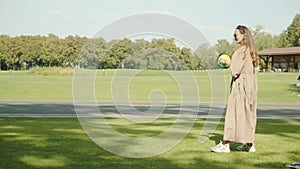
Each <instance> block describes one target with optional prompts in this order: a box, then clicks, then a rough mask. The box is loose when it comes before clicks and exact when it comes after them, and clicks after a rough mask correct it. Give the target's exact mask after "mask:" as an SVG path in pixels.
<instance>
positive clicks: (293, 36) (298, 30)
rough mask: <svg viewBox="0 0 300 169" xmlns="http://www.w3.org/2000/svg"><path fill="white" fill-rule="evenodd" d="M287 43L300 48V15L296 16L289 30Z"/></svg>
mask: <svg viewBox="0 0 300 169" xmlns="http://www.w3.org/2000/svg"><path fill="white" fill-rule="evenodd" d="M287 41H288V45H289V46H300V14H296V16H295V17H294V19H293V22H292V24H291V25H289V27H288V28H287Z"/></svg>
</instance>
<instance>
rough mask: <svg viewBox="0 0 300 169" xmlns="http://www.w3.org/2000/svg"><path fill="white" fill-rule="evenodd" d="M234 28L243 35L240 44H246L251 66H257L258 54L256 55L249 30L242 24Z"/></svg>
mask: <svg viewBox="0 0 300 169" xmlns="http://www.w3.org/2000/svg"><path fill="white" fill-rule="evenodd" d="M236 29H238V30H239V31H240V32H241V34H243V35H244V38H243V41H242V42H241V45H243V46H246V48H249V50H250V55H251V58H252V64H253V67H254V68H256V67H258V64H259V60H258V55H257V51H256V47H255V44H254V40H253V38H252V35H251V32H250V30H249V29H248V28H247V27H246V26H243V25H238V26H237V27H236Z"/></svg>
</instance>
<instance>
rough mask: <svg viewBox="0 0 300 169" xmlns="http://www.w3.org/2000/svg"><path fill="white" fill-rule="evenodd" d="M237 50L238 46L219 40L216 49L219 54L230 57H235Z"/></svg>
mask: <svg viewBox="0 0 300 169" xmlns="http://www.w3.org/2000/svg"><path fill="white" fill-rule="evenodd" d="M236 48H237V45H236V44H235V43H231V44H230V43H229V42H228V41H227V40H226V39H220V40H218V43H217V44H216V45H215V49H216V51H217V52H218V53H219V54H221V53H226V54H228V55H230V56H232V55H233V53H234V51H235V49H236Z"/></svg>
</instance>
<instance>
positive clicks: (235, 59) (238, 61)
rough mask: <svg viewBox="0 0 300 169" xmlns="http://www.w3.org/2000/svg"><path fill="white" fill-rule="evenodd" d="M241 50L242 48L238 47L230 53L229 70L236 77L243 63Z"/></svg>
mask: <svg viewBox="0 0 300 169" xmlns="http://www.w3.org/2000/svg"><path fill="white" fill-rule="evenodd" d="M242 51H243V50H242V48H239V49H238V50H237V51H235V52H234V54H233V55H232V58H231V63H230V67H229V72H230V74H231V76H233V77H237V76H239V75H240V74H241V71H242V68H243V66H244V64H245V60H244V59H243V52H242Z"/></svg>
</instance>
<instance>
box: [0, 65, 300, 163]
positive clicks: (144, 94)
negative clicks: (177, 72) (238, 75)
mask: <svg viewBox="0 0 300 169" xmlns="http://www.w3.org/2000/svg"><path fill="white" fill-rule="evenodd" d="M224 73H225V74H224V78H225V80H226V82H225V85H224V83H222V82H220V84H218V85H222V86H221V87H220V88H218V89H217V90H219V89H221V90H225V91H226V92H227V93H226V94H228V90H229V86H228V84H229V83H230V77H229V75H228V73H226V72H224ZM193 74H194V76H195V79H196V83H197V84H198V92H199V96H200V100H201V101H205V102H207V101H211V90H212V86H216V85H215V84H211V80H209V77H210V76H209V74H208V73H207V72H193ZM298 76H299V74H298V73H260V74H259V77H258V78H259V102H260V103H281V104H282V103H293V104H299V103H300V96H299V95H300V91H299V88H296V86H295V82H296V79H297V77H298ZM113 77H114V76H113V70H108V71H100V72H98V74H97V76H96V77H95V86H96V87H95V93H96V98H97V100H98V101H110V100H112V91H111V85H112V83H111V82H112V79H113ZM0 78H1V80H0V100H72V79H73V77H72V76H40V75H36V74H28V72H0ZM183 79H184V78H183ZM226 84H227V85H226ZM157 89H159V90H160V91H163V92H164V93H165V96H166V97H167V100H168V101H179V99H180V90H179V86H178V85H177V82H176V80H174V78H172V77H170V76H169V75H168V74H165V73H163V72H157V71H153V72H144V73H141V74H139V75H138V76H136V77H134V78H133V79H132V80H131V84H130V87H129V95H130V99H132V100H135V101H148V100H149V93H151V91H153V90H157ZM190 92H192V91H190ZM0 111H1V110H0ZM49 111H51V110H49ZM106 120H107V121H108V123H109V124H110V125H111V126H112V127H113V128H114V129H115V130H116V131H118V132H120V133H122V134H123V135H125V136H129V137H139V138H140V137H143V138H144V137H151V136H156V135H159V134H160V133H162V132H163V131H165V130H166V129H168V128H169V127H170V126H171V125H172V124H173V123H174V120H175V119H168V118H167V119H157V120H155V121H153V122H149V123H135V122H130V121H128V120H126V119H120V118H109V119H106ZM223 121H224V120H223V119H222V120H221V121H220V122H219V123H218V127H217V129H216V130H215V131H214V132H213V133H211V135H210V136H209V137H208V140H207V141H206V142H205V143H199V134H200V132H201V130H202V129H203V125H204V124H205V123H213V120H212V121H205V119H197V121H196V122H195V124H194V125H193V128H192V129H191V130H190V132H189V133H188V135H187V136H186V137H185V138H184V139H183V140H182V141H181V142H180V143H179V144H178V145H176V146H175V147H174V148H172V149H171V150H169V151H167V152H166V153H163V154H160V155H157V156H154V157H150V158H127V157H122V156H118V155H114V154H111V153H110V152H107V151H105V150H104V149H103V148H101V147H99V146H97V145H96V144H95V143H94V142H93V141H92V139H91V138H89V137H88V135H87V134H86V133H85V132H84V130H83V129H82V127H81V126H80V123H79V121H78V119H77V118H26V117H23V118H12V117H1V118H0V169H11V168H17V169H18V168H21V169H22V168H26V169H27V168H30V169H31V168H33V169H34V168H57V169H60V168H68V169H70V168H78V169H82V168H89V169H98V168H101V169H102V168H109V169H110V168H153V169H156V168H161V169H164V168H180V169H181V168H204V169H205V168H207V169H211V168H224V169H238V168H245V169H253V168H262V169H273V168H278V169H279V168H283V164H285V163H291V162H294V161H300V147H299V140H300V120H294V119H282V120H266V119H258V123H257V130H256V142H255V143H256V147H257V152H256V153H246V152H237V151H235V150H234V149H235V147H237V146H238V145H240V144H238V143H233V144H232V145H231V149H232V152H231V153H229V154H216V153H212V152H210V147H212V146H214V145H215V144H217V143H218V142H219V141H220V140H221V139H222V134H223V125H224V124H223ZM113 144H117V143H114V142H112V145H113Z"/></svg>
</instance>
